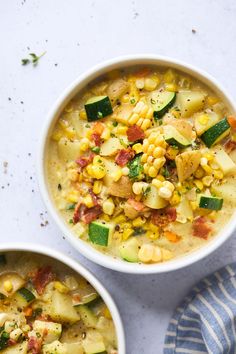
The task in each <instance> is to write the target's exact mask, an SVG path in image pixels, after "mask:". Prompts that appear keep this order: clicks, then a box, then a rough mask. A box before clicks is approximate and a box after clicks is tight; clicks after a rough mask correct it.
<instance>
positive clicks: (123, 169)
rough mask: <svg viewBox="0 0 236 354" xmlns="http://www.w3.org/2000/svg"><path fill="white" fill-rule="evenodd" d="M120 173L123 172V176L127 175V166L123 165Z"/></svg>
mask: <svg viewBox="0 0 236 354" xmlns="http://www.w3.org/2000/svg"><path fill="white" fill-rule="evenodd" d="M122 174H123V176H128V174H129V168H128V167H123V168H122Z"/></svg>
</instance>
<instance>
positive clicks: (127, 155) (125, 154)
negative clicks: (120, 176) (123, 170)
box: [115, 148, 135, 167]
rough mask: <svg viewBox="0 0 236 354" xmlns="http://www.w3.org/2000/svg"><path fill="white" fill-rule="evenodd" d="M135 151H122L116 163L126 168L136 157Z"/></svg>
mask: <svg viewBox="0 0 236 354" xmlns="http://www.w3.org/2000/svg"><path fill="white" fill-rule="evenodd" d="M134 155H135V154H134V151H133V150H132V149H130V148H129V149H121V150H120V151H119V152H118V154H117V155H116V158H115V162H116V163H117V165H119V166H121V167H124V166H125V165H126V164H127V162H129V161H130V160H132V158H133V157H134Z"/></svg>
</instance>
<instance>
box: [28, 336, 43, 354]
mask: <svg viewBox="0 0 236 354" xmlns="http://www.w3.org/2000/svg"><path fill="white" fill-rule="evenodd" d="M41 346H42V340H41V339H39V338H36V337H30V338H29V341H28V350H31V353H32V354H39V353H40V351H41Z"/></svg>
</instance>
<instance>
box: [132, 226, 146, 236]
mask: <svg viewBox="0 0 236 354" xmlns="http://www.w3.org/2000/svg"><path fill="white" fill-rule="evenodd" d="M145 233H146V230H144V229H143V228H142V227H134V232H133V233H132V236H139V235H143V234H145Z"/></svg>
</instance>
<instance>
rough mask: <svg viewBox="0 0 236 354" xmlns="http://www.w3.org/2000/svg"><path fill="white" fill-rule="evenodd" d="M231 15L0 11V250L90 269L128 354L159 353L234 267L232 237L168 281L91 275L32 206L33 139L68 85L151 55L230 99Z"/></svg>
mask: <svg viewBox="0 0 236 354" xmlns="http://www.w3.org/2000/svg"><path fill="white" fill-rule="evenodd" d="M205 13H207V14H208V16H207V17H205V16H204V14H205ZM235 16H236V7H235V4H234V1H233V0H227V1H223V0H219V1H217V2H213V1H208V2H207V3H206V2H205V1H204V0H200V1H198V2H197V3H194V2H188V3H187V2H186V1H184V0H180V1H178V3H177V2H176V3H173V1H171V0H166V1H159V2H158V4H157V2H156V1H155V0H148V1H146V2H142V1H141V0H136V1H135V0H134V1H131V0H129V1H127V0H126V1H125V0H121V1H119V5H118V3H117V4H115V3H114V2H110V1H108V0H100V1H99V2H98V1H93V0H89V1H86V2H83V1H82V0H80V1H78V0H77V1H76V0H70V1H69V2H65V1H62V0H58V1H57V4H56V6H55V2H52V1H51V2H48V1H39V0H31V1H29V0H13V1H11V2H2V3H1V5H0V33H1V44H2V54H1V59H0V61H1V65H0V77H1V86H0V107H1V121H2V129H1V132H0V138H1V148H0V163H1V170H0V183H1V184H0V186H1V188H0V193H1V196H0V200H1V202H0V213H1V220H0V226H1V231H2V232H1V238H0V240H1V243H2V242H5V241H22V242H32V243H41V244H44V245H48V246H51V247H53V248H56V249H58V250H61V251H63V252H65V253H66V254H69V255H71V256H73V257H74V258H76V259H77V260H79V261H81V262H82V263H83V264H84V265H86V266H87V267H88V268H89V269H90V270H92V271H93V272H94V273H95V274H96V275H97V276H98V277H99V279H100V280H101V281H103V282H104V285H105V286H106V287H107V288H108V290H109V291H110V292H111V294H112V295H113V296H114V299H115V301H116V302H117V304H118V306H119V309H120V312H121V315H122V318H123V321H124V325H125V333H126V339H127V353H128V354H135V353H139V354H142V353H144V354H154V353H161V352H162V348H163V340H164V335H165V331H166V327H167V324H168V320H169V319H170V316H171V313H172V311H173V310H174V308H175V306H176V305H177V304H178V302H179V301H180V300H181V299H182V298H183V296H184V295H185V293H186V292H187V290H188V289H189V288H190V287H191V286H192V285H193V284H194V283H195V282H196V281H198V280H199V279H200V278H201V277H203V276H204V275H206V274H208V273H209V272H211V271H213V270H215V269H217V268H218V267H220V266H222V265H224V264H226V263H230V262H231V261H233V260H235V254H236V252H235V251H236V240H235V237H234V236H232V238H231V239H230V240H229V241H228V242H227V243H226V244H225V245H224V246H223V247H221V248H220V249H219V250H218V251H217V252H215V253H214V254H213V255H211V256H210V257H208V258H207V259H205V260H203V261H201V262H199V263H197V264H195V265H193V266H191V267H189V268H186V269H183V270H180V271H177V272H173V273H169V274H163V275H150V276H145V277H144V276H132V275H124V274H121V273H117V272H113V271H110V270H107V269H103V268H101V267H99V266H96V265H95V264H93V263H91V262H89V261H88V260H86V259H84V258H83V257H82V256H81V255H79V254H78V253H76V252H75V251H74V250H73V249H72V247H71V246H70V245H69V244H68V243H67V242H66V240H65V239H64V238H63V235H62V234H61V232H60V231H59V230H58V228H57V227H56V226H55V225H54V223H53V220H52V219H51V218H50V216H49V215H48V214H47V211H46V209H45V206H44V204H43V202H42V200H41V197H40V195H39V190H38V186H37V177H36V158H37V148H38V138H39V131H40V129H41V128H42V125H43V122H44V119H45V116H46V113H47V111H48V110H49V108H50V106H51V105H52V103H53V102H54V101H55V99H56V98H57V97H58V95H59V94H60V93H61V92H62V90H63V89H64V88H65V87H66V86H67V85H68V84H69V83H70V82H71V81H72V80H74V78H76V77H77V76H78V75H79V74H80V73H82V72H83V71H84V70H86V69H88V68H90V67H91V66H92V65H94V64H97V63H98V62H100V61H103V60H105V59H109V58H112V57H114V56H118V55H123V54H132V53H141V52H142V53H155V54H160V55H167V56H173V57H176V58H178V59H181V60H183V61H186V62H189V63H191V64H194V65H196V66H199V67H200V68H202V69H204V70H206V71H209V73H210V74H212V75H213V76H215V77H216V78H217V79H218V80H219V81H220V82H221V83H222V84H223V85H224V86H225V87H226V88H227V89H228V91H229V93H231V95H232V96H233V98H234V99H236V95H235V82H236V71H235V68H234V63H235V59H236V54H235V51H234V47H233V46H232V42H233V39H234V38H233V36H234V33H235V31H236V23H235V21H234V18H235ZM219 19H220V25H218V26H217V27H216V26H215V23H218V24H219ZM222 28H223V29H224V30H223V31H222ZM222 43H224V45H223V46H222ZM44 52H46V53H45V54H44V55H43V56H42V58H40V59H37V58H38V56H40V55H41V54H43V53H44ZM29 53H34V54H35V56H32V57H31V58H32V59H35V60H36V61H37V60H38V64H37V65H36V66H34V65H32V64H30V65H28V64H27V65H22V63H21V60H22V59H25V60H28V58H29ZM23 63H24V62H23ZM225 63H227V65H225ZM143 124H145V121H144V122H143ZM130 284H132V286H130Z"/></svg>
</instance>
